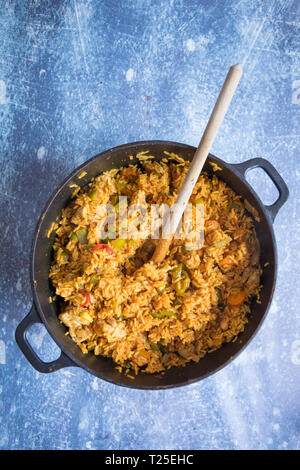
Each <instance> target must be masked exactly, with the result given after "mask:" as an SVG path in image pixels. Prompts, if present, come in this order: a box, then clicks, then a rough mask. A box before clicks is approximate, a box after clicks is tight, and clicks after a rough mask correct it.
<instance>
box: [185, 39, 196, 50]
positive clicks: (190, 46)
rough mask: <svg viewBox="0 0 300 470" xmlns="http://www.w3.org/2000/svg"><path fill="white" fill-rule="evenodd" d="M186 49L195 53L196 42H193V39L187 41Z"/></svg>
mask: <svg viewBox="0 0 300 470" xmlns="http://www.w3.org/2000/svg"><path fill="white" fill-rule="evenodd" d="M186 48H187V50H188V51H190V52H193V51H194V50H195V42H194V41H193V39H188V40H187V41H186Z"/></svg>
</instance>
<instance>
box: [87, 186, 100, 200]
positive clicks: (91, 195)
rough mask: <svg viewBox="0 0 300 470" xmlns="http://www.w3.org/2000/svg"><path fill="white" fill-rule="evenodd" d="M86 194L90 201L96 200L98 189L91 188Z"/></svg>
mask: <svg viewBox="0 0 300 470" xmlns="http://www.w3.org/2000/svg"><path fill="white" fill-rule="evenodd" d="M88 196H89V198H90V199H91V200H92V201H97V199H98V191H96V189H92V190H91V191H90V192H89V193H88Z"/></svg>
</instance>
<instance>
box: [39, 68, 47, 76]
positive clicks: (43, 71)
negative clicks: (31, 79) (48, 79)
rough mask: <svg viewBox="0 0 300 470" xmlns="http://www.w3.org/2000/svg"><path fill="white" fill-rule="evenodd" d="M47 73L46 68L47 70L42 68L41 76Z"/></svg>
mask: <svg viewBox="0 0 300 470" xmlns="http://www.w3.org/2000/svg"><path fill="white" fill-rule="evenodd" d="M45 73H46V70H45V69H41V70H40V77H41V76H42V75H44V74H45Z"/></svg>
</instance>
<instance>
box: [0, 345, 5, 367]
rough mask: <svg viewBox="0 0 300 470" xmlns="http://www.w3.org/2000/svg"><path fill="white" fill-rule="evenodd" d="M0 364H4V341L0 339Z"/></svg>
mask: <svg viewBox="0 0 300 470" xmlns="http://www.w3.org/2000/svg"><path fill="white" fill-rule="evenodd" d="M0 364H6V355H5V343H4V341H2V340H0Z"/></svg>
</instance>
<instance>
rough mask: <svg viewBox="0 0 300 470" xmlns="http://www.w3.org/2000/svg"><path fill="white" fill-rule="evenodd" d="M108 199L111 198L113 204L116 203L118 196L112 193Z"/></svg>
mask: <svg viewBox="0 0 300 470" xmlns="http://www.w3.org/2000/svg"><path fill="white" fill-rule="evenodd" d="M110 200H111V203H112V205H113V206H115V205H116V204H117V203H118V200H119V196H118V195H117V194H113V195H112V196H111V198H110Z"/></svg>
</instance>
